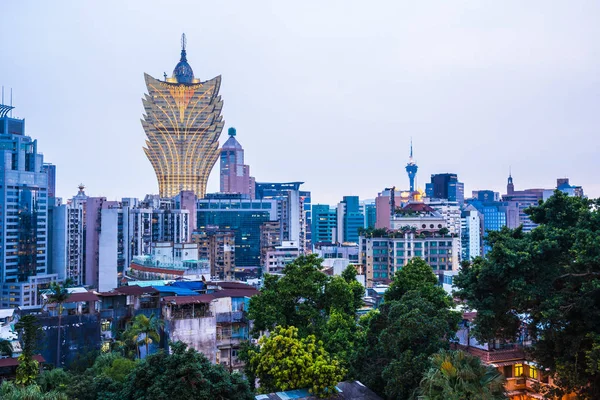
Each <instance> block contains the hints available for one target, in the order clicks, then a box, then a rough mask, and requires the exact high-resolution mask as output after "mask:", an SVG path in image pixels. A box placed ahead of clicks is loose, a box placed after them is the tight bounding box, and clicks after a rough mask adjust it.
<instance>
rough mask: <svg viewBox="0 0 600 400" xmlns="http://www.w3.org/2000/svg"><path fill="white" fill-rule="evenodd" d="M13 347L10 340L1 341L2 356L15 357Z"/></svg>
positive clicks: (0, 353)
mask: <svg viewBox="0 0 600 400" xmlns="http://www.w3.org/2000/svg"><path fill="white" fill-rule="evenodd" d="M13 351H14V349H13V345H12V342H11V341H10V340H5V339H0V355H7V356H9V357H12V356H13Z"/></svg>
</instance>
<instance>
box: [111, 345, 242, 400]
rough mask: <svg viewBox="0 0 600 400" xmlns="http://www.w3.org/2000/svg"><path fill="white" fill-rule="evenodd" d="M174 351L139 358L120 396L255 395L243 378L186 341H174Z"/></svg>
mask: <svg viewBox="0 0 600 400" xmlns="http://www.w3.org/2000/svg"><path fill="white" fill-rule="evenodd" d="M171 350H172V354H169V355H167V354H165V353H164V352H159V353H156V354H151V355H149V356H147V357H146V358H144V359H143V360H141V361H139V362H138V363H137V364H136V366H135V368H134V369H133V371H132V372H131V373H130V374H129V376H128V377H127V381H126V383H125V386H124V388H123V391H122V392H121V397H120V398H121V399H124V400H125V399H131V400H134V399H135V400H137V399H140V400H141V399H146V400H153V399H156V400H158V399H171V400H179V399H181V400H187V399H189V400H193V399H196V400H213V399H240V400H244V399H253V395H252V392H251V391H250V388H249V386H248V383H247V382H246V381H245V380H244V378H243V377H242V376H241V375H239V374H237V373H233V374H230V373H229V372H228V371H227V370H226V369H225V368H224V367H223V366H221V365H213V364H211V362H210V361H209V360H208V359H207V358H206V357H205V356H204V355H203V354H201V353H198V352H197V351H196V350H194V349H186V346H185V344H183V343H174V344H172V345H171Z"/></svg>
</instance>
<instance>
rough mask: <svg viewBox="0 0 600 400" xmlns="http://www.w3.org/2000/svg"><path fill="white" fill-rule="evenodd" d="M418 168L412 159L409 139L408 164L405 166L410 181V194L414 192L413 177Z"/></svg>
mask: <svg viewBox="0 0 600 400" xmlns="http://www.w3.org/2000/svg"><path fill="white" fill-rule="evenodd" d="M418 169H419V167H418V166H417V164H416V163H415V160H414V159H413V145H412V138H411V139H410V157H409V158H408V164H406V173H407V174H408V180H409V181H410V192H411V193H412V192H414V191H415V177H416V176H417V170H418Z"/></svg>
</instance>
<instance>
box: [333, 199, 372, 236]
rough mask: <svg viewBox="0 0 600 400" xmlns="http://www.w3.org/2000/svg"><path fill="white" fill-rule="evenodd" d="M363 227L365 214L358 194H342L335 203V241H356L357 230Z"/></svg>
mask: <svg viewBox="0 0 600 400" xmlns="http://www.w3.org/2000/svg"><path fill="white" fill-rule="evenodd" d="M364 227H365V214H364V212H363V206H362V205H361V204H360V201H359V199H358V196H344V198H343V199H342V201H341V202H340V203H338V205H337V227H336V237H337V239H336V242H337V243H358V236H359V233H358V230H359V229H360V228H364Z"/></svg>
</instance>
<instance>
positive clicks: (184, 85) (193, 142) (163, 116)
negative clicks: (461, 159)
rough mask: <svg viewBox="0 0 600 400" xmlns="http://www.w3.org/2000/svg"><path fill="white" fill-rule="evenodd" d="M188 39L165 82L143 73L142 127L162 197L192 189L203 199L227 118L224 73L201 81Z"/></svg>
mask: <svg viewBox="0 0 600 400" xmlns="http://www.w3.org/2000/svg"><path fill="white" fill-rule="evenodd" d="M186 47H187V40H186V38H185V34H183V35H182V36H181V58H180V60H179V63H177V65H176V66H175V69H174V70H173V75H172V76H171V77H170V78H169V77H167V78H165V80H164V81H161V80H158V79H155V78H153V77H151V76H150V75H148V74H145V75H144V78H145V80H146V86H147V88H148V94H146V95H145V96H144V98H143V99H142V102H143V104H144V115H143V119H142V126H143V127H144V131H145V132H146V136H147V140H146V146H145V147H144V152H145V153H146V156H147V157H148V159H149V160H150V163H151V164H152V167H153V168H154V171H155V172H156V178H157V179H158V189H159V192H160V196H161V197H173V196H175V195H177V194H179V192H181V191H182V190H191V191H193V192H194V193H195V194H196V196H198V197H200V198H202V197H204V195H205V193H206V183H207V181H208V176H209V175H210V171H211V170H212V168H213V166H214V165H215V163H216V162H217V160H218V158H219V136H220V135H221V131H222V130H223V126H224V124H225V122H224V121H223V116H222V115H221V110H222V109H223V100H221V96H220V95H219V89H220V87H221V76H220V75H219V76H217V77H215V78H212V79H209V80H207V81H201V80H200V79H198V78H196V77H195V76H194V71H193V70H192V67H191V66H190V64H189V63H188V61H187V50H186Z"/></svg>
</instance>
